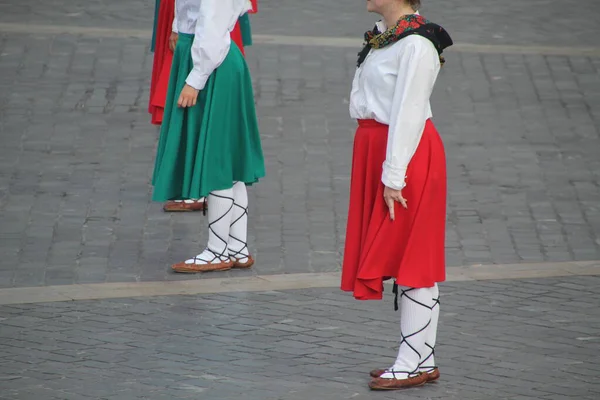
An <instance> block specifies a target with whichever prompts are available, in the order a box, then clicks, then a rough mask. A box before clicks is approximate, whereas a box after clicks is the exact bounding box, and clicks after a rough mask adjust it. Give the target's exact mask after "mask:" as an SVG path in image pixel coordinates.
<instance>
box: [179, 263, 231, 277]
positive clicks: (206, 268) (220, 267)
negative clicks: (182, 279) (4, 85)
mask: <svg viewBox="0 0 600 400" xmlns="http://www.w3.org/2000/svg"><path fill="white" fill-rule="evenodd" d="M231 267H233V262H232V261H231V260H229V261H222V262H215V263H211V262H209V263H207V264H195V263H192V264H186V263H185V261H184V262H180V263H177V264H173V265H172V266H171V269H172V270H173V271H174V272H179V273H185V274H196V273H199V272H212V271H227V270H230V269H231Z"/></svg>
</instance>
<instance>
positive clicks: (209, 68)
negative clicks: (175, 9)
mask: <svg viewBox="0 0 600 400" xmlns="http://www.w3.org/2000/svg"><path fill="white" fill-rule="evenodd" d="M246 11H248V2H247V1H246V0H201V1H200V10H199V12H198V21H197V22H196V32H195V36H194V43H193V44H192V60H193V62H194V68H193V69H192V71H191V72H190V74H189V75H188V77H187V79H186V83H187V84H188V85H190V86H191V87H193V88H194V89H197V90H202V89H204V86H205V85H206V82H207V81H208V78H209V77H210V75H211V74H212V73H213V72H214V70H215V69H217V68H218V67H219V65H221V64H222V63H223V61H224V60H225V57H227V53H229V47H230V46H231V31H230V30H231V29H232V28H233V26H234V25H235V23H236V21H237V19H238V18H239V17H240V15H242V14H243V13H244V12H246Z"/></svg>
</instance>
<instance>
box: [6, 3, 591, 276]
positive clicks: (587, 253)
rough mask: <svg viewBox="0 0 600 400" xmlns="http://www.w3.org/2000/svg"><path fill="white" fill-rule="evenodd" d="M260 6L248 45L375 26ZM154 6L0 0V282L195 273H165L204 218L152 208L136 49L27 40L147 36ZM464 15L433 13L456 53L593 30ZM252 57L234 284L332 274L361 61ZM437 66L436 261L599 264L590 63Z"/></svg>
mask: <svg viewBox="0 0 600 400" xmlns="http://www.w3.org/2000/svg"><path fill="white" fill-rule="evenodd" d="M262 1H263V2H262V3H261V4H262V6H261V7H262V10H261V13H260V14H259V15H257V16H256V17H253V18H254V19H253V23H254V28H255V32H257V33H264V34H278V33H286V34H287V35H300V34H301V35H311V34H312V35H323V34H325V32H330V34H331V35H333V36H346V37H348V36H349V35H353V36H357V37H358V36H360V31H362V30H364V29H365V28H369V27H370V26H371V23H372V21H373V17H372V16H368V15H366V14H365V13H364V11H362V8H363V5H362V4H359V3H360V2H357V3H356V4H353V5H351V6H348V7H349V8H348V10H342V8H341V6H340V5H339V4H338V3H339V2H332V1H330V2H318V1H314V0H311V1H305V2H297V1H295V2H292V1H288V0H281V1H279V0H278V2H277V5H275V3H274V2H273V1H269V0H262ZM150 3H151V2H141V1H132V0H129V1H120V2H117V1H115V0H106V1H102V2H84V1H75V0H68V1H67V0H61V1H53V2H46V3H43V4H41V3H39V2H33V1H32V0H23V1H20V2H18V3H17V2H9V1H1V0H0V22H4V23H15V22H16V23H19V22H20V23H22V24H28V27H30V32H28V33H26V34H15V33H2V32H1V31H0V139H1V142H2V146H0V287H12V286H16V287H19V286H39V285H57V284H72V283H90V282H114V281H120V282H128V281H156V280H172V279H199V278H200V279H201V278H202V277H201V276H191V277H189V276H185V277H181V276H175V275H172V274H170V273H168V271H167V267H168V265H169V264H170V263H172V262H176V261H180V260H182V259H185V258H187V257H189V256H191V255H193V254H196V253H198V252H199V250H200V249H201V246H202V245H203V243H204V242H205V236H204V235H205V231H206V229H205V221H204V219H203V217H202V216H201V215H199V214H194V215H189V214H187V215H168V214H164V213H162V211H161V209H160V207H161V205H160V204H155V203H151V202H150V190H151V188H150V186H149V184H148V183H149V176H150V172H151V169H152V165H153V157H154V148H155V143H156V138H157V131H156V129H155V128H153V127H151V126H150V124H149V123H148V121H149V118H148V115H147V114H146V102H147V92H148V77H149V75H150V68H151V54H150V53H149V51H148V40H145V39H141V38H130V37H126V36H124V37H122V38H115V37H112V38H102V37H94V36H90V35H86V36H80V35H70V34H60V35H47V34H37V33H36V26H38V25H40V24H44V25H56V26H64V25H69V24H70V25H79V26H90V27H104V28H107V27H108V28H117V27H118V28H137V29H143V28H148V27H149V26H150V20H151V14H152V5H151V4H150ZM426 3H427V2H426ZM442 3H443V4H444V5H450V6H448V7H446V8H444V9H441V8H440V7H441V5H442ZM473 4H474V3H472V2H466V1H464V0H453V1H451V2H448V1H445V2H440V1H438V2H434V1H431V3H429V5H428V7H429V9H430V10H431V12H430V15H431V18H432V19H435V20H437V21H439V22H440V23H443V24H445V25H447V27H448V29H449V30H450V31H451V32H452V33H453V35H454V37H455V39H456V40H457V41H462V42H470V43H483V44H489V45H494V44H519V45H527V46H529V45H548V44H551V45H553V46H568V48H569V49H571V50H572V49H573V48H575V47H576V46H585V45H587V46H589V45H595V43H594V42H593V40H592V38H595V37H596V36H597V35H598V34H600V28H599V26H600V25H598V24H595V25H594V23H595V22H596V20H597V15H598V12H597V10H598V7H599V4H598V2H595V1H594V2H593V1H579V2H574V1H565V2H560V3H559V2H547V1H528V2H521V3H520V4H519V5H517V6H515V7H516V8H514V9H513V11H514V12H508V9H507V8H506V7H507V6H506V4H505V3H503V2H497V1H491V0H485V1H480V2H477V5H476V6H473ZM575 5H578V9H577V10H575V9H574V7H575ZM571 6H573V7H571ZM559 7H560V8H559ZM565 9H567V10H568V12H563V11H564V10H565ZM425 11H426V12H427V9H425ZM561 12H563V13H562V14H561ZM290 15H291V16H293V18H292V17H290ZM428 15H429V13H428ZM550 15H552V16H553V18H554V19H553V21H554V20H556V21H555V22H556V25H552V24H547V23H545V21H547V20H548V17H549V16H550ZM556 15H561V17H560V18H555V16H556ZM508 16H510V17H511V18H508ZM329 18H331V19H329ZM446 22H447V24H446ZM474 22H477V24H476V25H475V26H473V24H474ZM566 26H569V29H564V27H566ZM484 32H485V34H484ZM492 32H493V35H492ZM496 34H498V35H500V36H501V37H500V36H498V35H496ZM490 35H492V36H490ZM494 35H496V36H498V37H496V36H494ZM594 40H595V39H594ZM248 53H249V54H248V61H249V64H250V67H251V70H252V74H253V78H254V84H255V88H256V99H257V104H258V113H259V117H260V123H261V130H262V135H263V141H264V142H263V143H264V150H265V155H266V162H267V169H268V176H267V178H266V179H265V180H264V181H262V182H261V183H260V184H259V185H256V187H255V188H252V190H251V224H250V226H251V232H250V240H251V248H252V251H253V253H254V254H255V255H256V258H257V265H256V267H255V268H254V269H253V270H252V271H244V272H240V271H235V272H234V273H231V275H234V274H235V275H251V274H259V275H260V274H276V273H299V272H329V271H335V270H338V269H339V265H340V261H341V252H342V247H343V241H344V230H345V223H346V213H347V193H348V183H349V171H350V167H349V166H350V154H351V146H352V136H353V130H354V127H355V123H354V122H353V121H352V120H350V118H349V117H348V113H347V103H348V91H349V85H350V79H351V77H352V74H353V69H354V67H353V65H354V60H355V54H356V49H349V48H342V47H335V46H332V47H327V48H321V47H316V46H287V45H286V46H280V45H277V46H276V45H268V44H261V45H256V46H254V47H253V48H251V49H250V50H249V52H248ZM447 59H448V62H447V66H446V67H444V70H443V72H442V74H441V77H440V80H439V84H438V87H437V91H436V93H435V96H434V104H433V107H434V114H435V122H436V124H437V125H438V127H439V129H440V131H441V133H442V136H443V138H444V140H445V143H446V147H447V153H448V171H449V220H448V229H447V239H448V240H447V255H448V264H449V265H470V264H493V263H517V262H523V261H526V262H543V261H568V260H598V259H600V240H599V238H600V207H599V206H598V204H599V201H600V186H599V185H598V179H599V178H598V176H599V173H600V161H599V159H598V153H599V151H600V138H599V134H598V128H599V120H600V113H599V111H598V110H600V77H599V71H600V57H595V56H583V55H581V56H577V55H572V56H569V57H567V56H544V55H541V54H536V53H535V52H533V53H529V54H520V55H514V54H512V55H511V54H496V53H495V52H494V51H490V52H482V53H472V52H464V53H461V52H457V51H454V52H448V56H447ZM227 274H228V273H224V276H228V275H227Z"/></svg>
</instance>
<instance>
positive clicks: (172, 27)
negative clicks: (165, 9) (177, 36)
mask: <svg viewBox="0 0 600 400" xmlns="http://www.w3.org/2000/svg"><path fill="white" fill-rule="evenodd" d="M173 8H174V9H175V11H174V14H173V24H172V25H171V31H173V32H175V33H178V32H179V31H178V29H177V1H174V2H173Z"/></svg>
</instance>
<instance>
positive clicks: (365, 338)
mask: <svg viewBox="0 0 600 400" xmlns="http://www.w3.org/2000/svg"><path fill="white" fill-rule="evenodd" d="M599 287H600V277H570V278H561V279H540V280H514V281H510V280H505V281H487V282H478V283H466V282H463V283H453V284H444V285H443V287H442V316H441V323H440V332H439V343H438V346H437V361H438V362H439V366H440V371H441V373H442V379H441V380H440V381H439V383H436V384H428V385H426V386H425V387H422V388H418V389H414V390H409V391H405V392H402V393H397V392H392V393H370V392H369V391H368V389H367V387H366V383H367V382H368V376H367V374H368V371H369V370H370V369H372V368H376V367H385V366H389V364H390V363H392V362H393V359H394V357H395V353H396V347H397V344H398V335H399V332H398V330H399V327H398V322H397V321H398V318H399V315H398V314H397V313H394V312H393V311H392V303H391V299H390V298H389V297H388V298H387V299H386V301H385V302H357V301H353V300H351V299H350V298H349V296H347V295H345V294H342V293H340V292H339V291H337V290H323V289H315V290H297V291H287V292H276V291H272V292H261V293H231V294H220V295H210V296H175V297H154V298H137V299H116V300H102V301H91V302H90V301H81V302H58V303H46V304H29V305H13V306H1V307H0V319H1V323H2V327H1V329H0V387H1V388H2V390H0V399H10V400H29V399H32V400H33V399H44V400H52V399H69V400H76V399H111V400H120V399H123V400H133V399H152V400H157V399H222V400H229V399H231V400H234V399H242V400H243V399H247V400H275V399H277V400H305V399H332V400H333V399H336V400H338V399H365V400H366V399H397V398H402V399H407V400H410V399H440V400H441V399H443V400H453V399H456V400H466V399H478V400H486V399H494V400H505V399H506V400H508V399H510V400H534V399H536V400H566V399H578V400H596V399H598V398H599V397H600V382H599V381H598V379H597V378H598V376H599V374H600V361H599V359H598V357H597V355H598V352H599V351H600V337H599V336H598V332H599V329H600V311H599V309H598V307H597V306H598V304H599V302H600V291H599V290H598V288H599Z"/></svg>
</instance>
